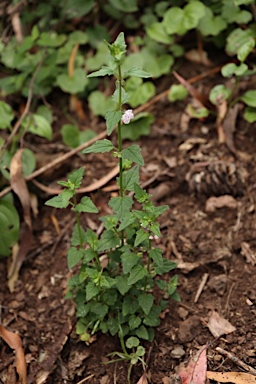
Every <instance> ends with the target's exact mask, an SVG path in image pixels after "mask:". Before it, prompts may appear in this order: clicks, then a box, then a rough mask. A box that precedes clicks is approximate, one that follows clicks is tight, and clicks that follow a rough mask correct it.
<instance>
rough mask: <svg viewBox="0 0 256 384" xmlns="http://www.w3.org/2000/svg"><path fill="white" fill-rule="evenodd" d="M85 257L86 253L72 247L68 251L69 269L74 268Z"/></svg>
mask: <svg viewBox="0 0 256 384" xmlns="http://www.w3.org/2000/svg"><path fill="white" fill-rule="evenodd" d="M83 257H84V252H83V251H82V250H81V249H77V248H75V247H71V248H69V250H68V268H69V269H71V268H74V267H75V266H76V265H77V264H78V263H79V262H80V261H81V260H82V259H83Z"/></svg>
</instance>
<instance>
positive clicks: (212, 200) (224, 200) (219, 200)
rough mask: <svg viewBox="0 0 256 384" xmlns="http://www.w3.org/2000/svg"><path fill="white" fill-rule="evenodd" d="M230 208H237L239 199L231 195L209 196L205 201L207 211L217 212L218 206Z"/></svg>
mask: <svg viewBox="0 0 256 384" xmlns="http://www.w3.org/2000/svg"><path fill="white" fill-rule="evenodd" d="M223 207H226V208H230V209H236V208H237V201H236V199H235V198H234V197H233V196H230V195H222V196H219V197H215V196H212V197H209V199H207V200H206V203H205V210H206V212H215V211H216V209H218V208H223Z"/></svg>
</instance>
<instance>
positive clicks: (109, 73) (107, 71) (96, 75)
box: [87, 66, 114, 77]
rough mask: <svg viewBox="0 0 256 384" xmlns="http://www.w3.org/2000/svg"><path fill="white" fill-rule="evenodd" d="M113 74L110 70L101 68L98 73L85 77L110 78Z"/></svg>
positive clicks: (104, 67)
mask: <svg viewBox="0 0 256 384" xmlns="http://www.w3.org/2000/svg"><path fill="white" fill-rule="evenodd" d="M113 74H114V72H113V70H112V69H111V68H109V67H106V66H103V67H102V68H101V69H100V70H99V71H95V72H92V73H90V74H89V75H87V77H99V76H106V75H108V76H111V75H113Z"/></svg>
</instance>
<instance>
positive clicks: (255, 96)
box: [241, 89, 256, 107]
mask: <svg viewBox="0 0 256 384" xmlns="http://www.w3.org/2000/svg"><path fill="white" fill-rule="evenodd" d="M241 100H242V101H243V102H244V103H245V104H246V105H248V106H249V107H256V91H255V90H252V89H250V90H249V91H247V92H245V93H244V95H243V96H242V97H241Z"/></svg>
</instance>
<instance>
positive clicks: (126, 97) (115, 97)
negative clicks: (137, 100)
mask: <svg viewBox="0 0 256 384" xmlns="http://www.w3.org/2000/svg"><path fill="white" fill-rule="evenodd" d="M129 99H130V95H129V94H128V93H127V92H126V91H125V89H124V88H123V87H121V104H126V103H127V102H128V101H129ZM112 100H113V101H114V102H115V103H119V85H118V86H117V88H116V90H115V92H114V94H113V96H112Z"/></svg>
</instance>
